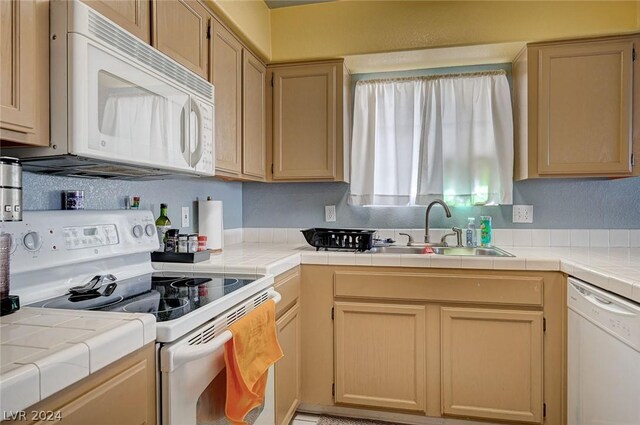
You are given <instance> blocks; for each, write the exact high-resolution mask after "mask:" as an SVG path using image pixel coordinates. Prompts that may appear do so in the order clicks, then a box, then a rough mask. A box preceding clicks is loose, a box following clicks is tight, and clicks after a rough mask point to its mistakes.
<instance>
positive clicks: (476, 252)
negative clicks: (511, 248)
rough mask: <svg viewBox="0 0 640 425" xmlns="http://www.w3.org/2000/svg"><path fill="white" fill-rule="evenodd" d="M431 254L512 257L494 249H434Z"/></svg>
mask: <svg viewBox="0 0 640 425" xmlns="http://www.w3.org/2000/svg"><path fill="white" fill-rule="evenodd" d="M433 253H434V254H438V255H462V256H472V257H484V256H488V257H513V255H512V254H510V253H508V252H507V251H504V250H502V249H500V248H496V247H467V246H465V247H461V248H458V247H453V246H449V247H435V248H433Z"/></svg>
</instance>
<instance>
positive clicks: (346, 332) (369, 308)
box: [335, 301, 426, 411]
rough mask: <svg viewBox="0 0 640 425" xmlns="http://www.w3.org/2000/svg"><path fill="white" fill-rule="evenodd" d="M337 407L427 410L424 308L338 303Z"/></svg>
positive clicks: (402, 305) (419, 306) (336, 317)
mask: <svg viewBox="0 0 640 425" xmlns="http://www.w3.org/2000/svg"><path fill="white" fill-rule="evenodd" d="M335 343H336V351H335V352H336V370H335V374H336V382H335V385H336V392H335V400H336V403H349V404H357V405H361V406H373V407H383V408H391V409H402V410H413V411H424V409H425V402H426V396H425V365H426V357H425V307H424V306H421V305H409V304H369V303H357V302H343V301H336V303H335Z"/></svg>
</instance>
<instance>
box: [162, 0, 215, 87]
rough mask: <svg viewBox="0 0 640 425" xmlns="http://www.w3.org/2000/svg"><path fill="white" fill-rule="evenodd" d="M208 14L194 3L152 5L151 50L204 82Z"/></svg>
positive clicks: (168, 0)
mask: <svg viewBox="0 0 640 425" xmlns="http://www.w3.org/2000/svg"><path fill="white" fill-rule="evenodd" d="M209 16H210V15H209V12H208V11H207V9H206V8H205V7H204V6H203V5H202V4H200V3H199V2H198V1H196V0H161V1H155V2H154V3H153V47H155V48H156V49H158V50H160V51H161V52H162V53H164V54H166V55H167V56H169V57H171V58H173V59H174V60H176V61H177V62H179V63H181V64H182V65H184V66H186V67H187V68H189V69H190V70H191V71H193V72H195V73H196V74H199V75H200V76H201V77H202V78H204V79H207V77H208V70H209V43H208V37H207V32H208V27H209Z"/></svg>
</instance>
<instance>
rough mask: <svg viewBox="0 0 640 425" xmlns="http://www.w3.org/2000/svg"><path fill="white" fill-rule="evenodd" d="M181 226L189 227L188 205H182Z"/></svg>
mask: <svg viewBox="0 0 640 425" xmlns="http://www.w3.org/2000/svg"><path fill="white" fill-rule="evenodd" d="M182 227H189V207H182Z"/></svg>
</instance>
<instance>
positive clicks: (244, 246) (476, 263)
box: [154, 242, 640, 302]
mask: <svg viewBox="0 0 640 425" xmlns="http://www.w3.org/2000/svg"><path fill="white" fill-rule="evenodd" d="M499 248H503V249H505V250H506V251H508V252H509V253H511V254H513V255H515V257H513V258H510V257H493V258H492V257H459V256H446V257H445V256H442V255H436V254H386V253H384V254H383V253H376V254H370V253H366V252H365V253H359V252H358V253H353V252H324V251H318V252H316V251H315V250H314V249H313V248H311V247H309V246H308V245H305V246H300V244H299V243H296V244H278V243H247V242H244V243H238V244H234V245H228V246H226V247H225V249H224V251H223V252H222V253H221V254H217V255H212V256H211V259H210V260H209V261H205V262H202V263H197V264H171V263H154V267H156V268H158V269H165V270H184V271H209V272H219V273H222V272H224V273H252V274H255V273H257V274H273V275H278V274H280V273H283V272H285V271H287V270H289V269H291V268H293V267H295V266H297V265H299V264H330V265H357V266H396V267H432V268H464V269H491V270H538V271H545V270H546V271H562V272H565V273H567V274H569V275H572V276H575V277H577V278H578V279H582V280H584V281H586V282H589V283H591V284H593V285H596V286H599V287H601V288H603V289H606V290H609V291H611V292H614V293H616V294H619V295H622V296H624V297H626V298H629V299H631V300H634V301H636V302H640V248H604V247H549V246H545V247H520V246H509V245H499Z"/></svg>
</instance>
